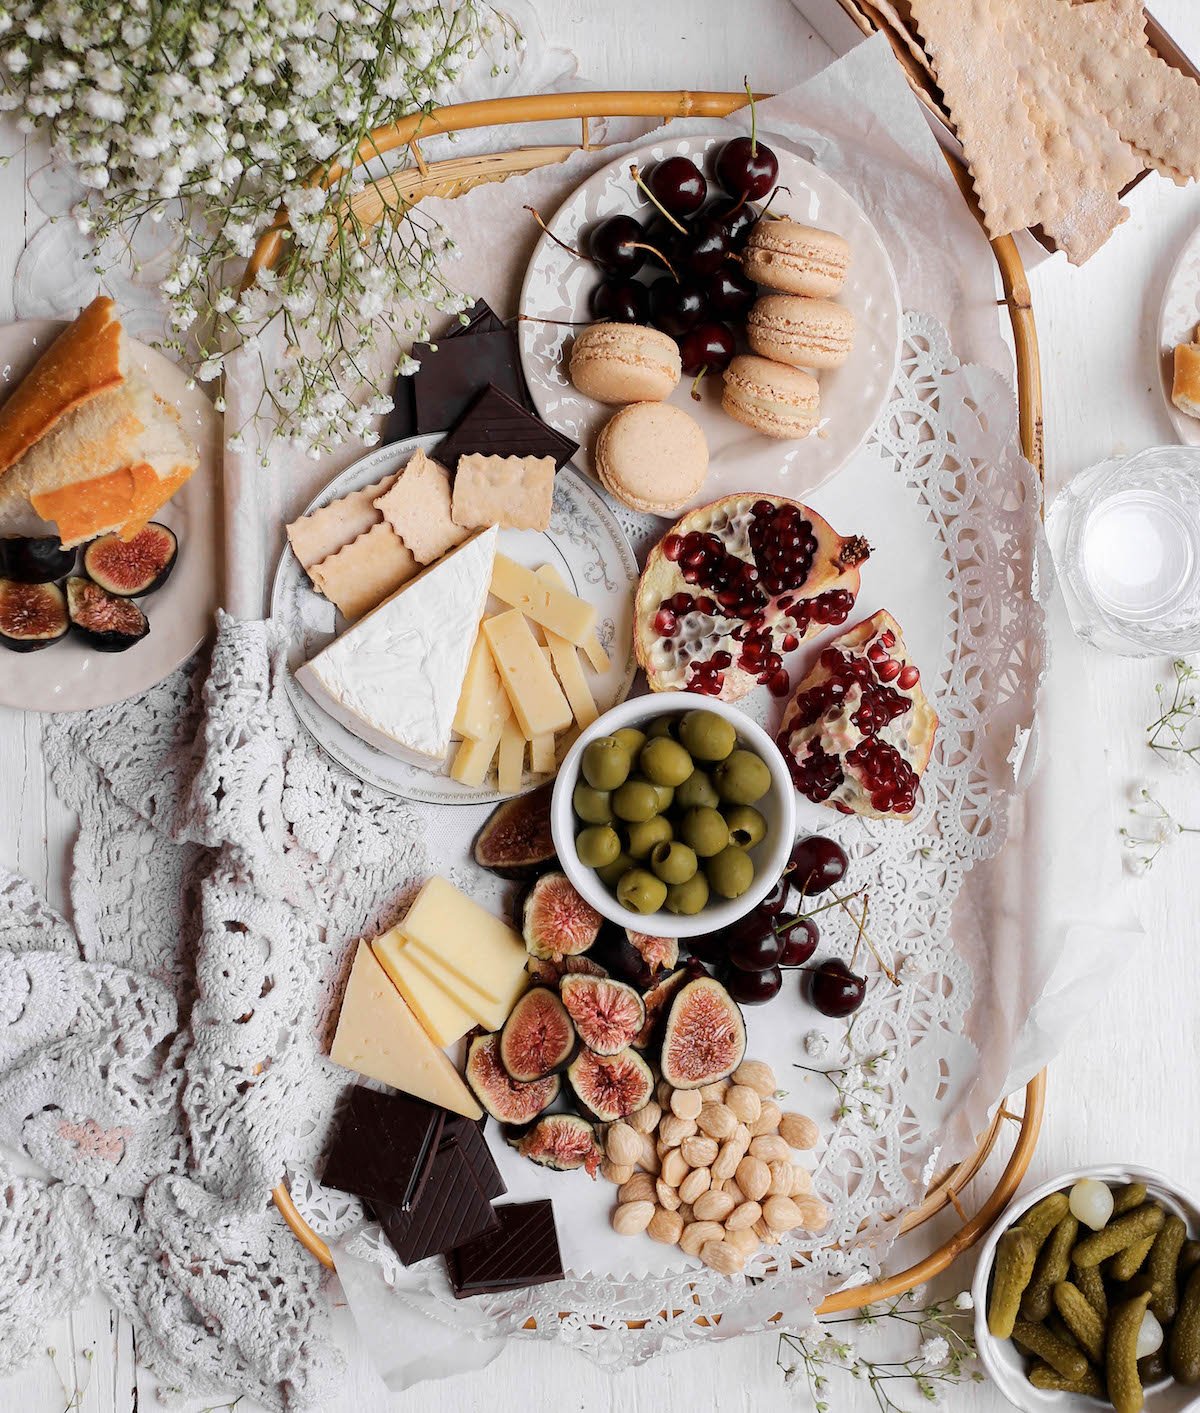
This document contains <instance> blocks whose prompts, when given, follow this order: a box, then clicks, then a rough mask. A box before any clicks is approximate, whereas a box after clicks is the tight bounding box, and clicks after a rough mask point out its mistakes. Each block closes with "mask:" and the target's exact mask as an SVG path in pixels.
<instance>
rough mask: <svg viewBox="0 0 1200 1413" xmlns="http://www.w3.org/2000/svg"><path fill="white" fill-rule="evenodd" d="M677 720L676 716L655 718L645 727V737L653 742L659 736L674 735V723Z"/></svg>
mask: <svg viewBox="0 0 1200 1413" xmlns="http://www.w3.org/2000/svg"><path fill="white" fill-rule="evenodd" d="M678 720H679V718H678V717H676V716H656V717H655V718H654V720H653V721H652V722H651V723H650V725H649V726H647V727H646V736H647V737H648V739H649V740H651V741H653V740H655V739H656V738H657V737H659V736H670V737H674V735H675V723H676V722H677V721H678Z"/></svg>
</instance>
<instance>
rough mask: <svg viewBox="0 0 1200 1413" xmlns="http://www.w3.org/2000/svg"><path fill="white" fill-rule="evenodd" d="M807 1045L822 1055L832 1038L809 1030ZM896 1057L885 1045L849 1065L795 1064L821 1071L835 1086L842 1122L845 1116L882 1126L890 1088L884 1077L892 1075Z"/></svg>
mask: <svg viewBox="0 0 1200 1413" xmlns="http://www.w3.org/2000/svg"><path fill="white" fill-rule="evenodd" d="M810 1042H811V1044H810ZM804 1048H805V1050H806V1051H807V1052H808V1053H809V1054H810V1055H813V1057H814V1058H817V1059H819V1058H821V1056H823V1055H824V1054H826V1053H827V1051H828V1048H829V1047H828V1039H827V1037H826V1036H825V1034H824V1032H822V1031H819V1030H812V1031H809V1033H808V1035H806V1036H805V1038H804ZM817 1052H819V1053H817ZM895 1059H896V1056H895V1052H894V1051H892V1050H891V1049H887V1048H885V1049H883V1050H880V1051H879V1052H878V1053H877V1054H874V1055H864V1056H861V1057H859V1058H856V1059H854V1060H853V1061H852V1063H850V1064H848V1065H842V1066H834V1067H832V1068H830V1069H816V1068H814V1067H813V1066H812V1065H801V1064H795V1065H794V1068H795V1069H798V1070H804V1071H805V1072H806V1073H807V1074H816V1075H820V1076H821V1077H822V1078H823V1079H827V1080H828V1081H829V1083H830V1084H831V1085H832V1086H833V1089H834V1092H835V1093H836V1095H837V1105H836V1107H835V1108H834V1111H833V1117H834V1119H835V1120H837V1121H838V1122H840V1121H841V1120H842V1119H848V1118H857V1119H859V1120H861V1121H862V1122H863V1123H864V1124H865V1125H866V1126H867V1127H868V1128H878V1127H879V1125H880V1123H881V1122H882V1118H883V1111H882V1108H881V1105H880V1100H881V1098H882V1096H883V1095H884V1094H885V1093H886V1092H887V1086H886V1084H885V1083H884V1081H885V1080H887V1079H888V1078H889V1076H890V1075H891V1072H892V1065H893V1064H894V1063H895Z"/></svg>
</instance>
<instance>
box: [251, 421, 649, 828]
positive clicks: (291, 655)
mask: <svg viewBox="0 0 1200 1413" xmlns="http://www.w3.org/2000/svg"><path fill="white" fill-rule="evenodd" d="M444 435H445V433H444V432H435V433H433V434H432V435H428V436H420V437H409V438H408V439H407V440H405V441H402V442H396V443H394V444H393V445H392V446H385V447H381V448H380V449H379V450H378V451H375V452H372V453H371V454H370V455H369V456H364V457H363V458H362V460H361V461H356V462H355V463H354V465H353V466H350V467H347V469H346V470H345V471H343V472H342V473H341V475H340V476H337V477H336V478H335V479H334V480H332V481H331V482H330V483H329V485H327V486H326V487H325V489H324V490H323V491H322V492H321V493H320V495H318V496H317V497H316V499H315V500H314V501H313V502H312V504H311V505H310V506H308V508H307V510H306V511H305V514H308V513H309V511H313V510H317V509H318V508H319V507H320V506H323V505H328V504H329V502H330V501H331V500H336V499H337V498H338V497H339V496H344V495H347V494H348V493H349V492H350V491H354V490H357V489H359V487H361V486H367V485H370V483H371V482H372V481H378V480H380V479H381V478H382V477H384V476H390V475H391V474H392V472H393V471H398V470H399V469H400V467H401V466H403V465H404V464H405V463H406V462H407V461H408V459H409V457H410V456H412V454H413V452H414V451H416V450H417V449H418V448H421V449H423V450H425V451H431V450H432V449H433V448H434V447H435V446H436V445H437V443H438V442H439V441H441V439H442V437H443V436H444ZM500 548H501V549H502V550H503V552H504V553H505V554H506V555H508V556H509V558H510V559H515V560H517V561H518V562H519V563H521V564H525V565H528V566H529V567H530V568H531V569H532V568H537V567H538V566H539V565H542V564H553V565H555V566H557V568H558V571H559V573H560V574H561V575H562V576H563V579H564V580H565V582H566V585H567V587H568V588H569V589H571V590H572V591H573V592H575V593H577V594H578V595H579V596H580V597H581V598H585V599H587V600H588V601H589V602H590V603H594V604H595V605H596V609H597V614H598V617H597V624H596V631H597V632H598V633H599V635H600V641H601V642H602V643H603V644H604V647H605V649H606V650H607V652H608V655H609V658H610V663H611V665H610V667H609V670H608V671H607V672H604V673H600V674H597V673H595V672H593V671H592V670H591V668H590V667H586V666H585V669H584V670H585V674H586V676H587V679H588V682H589V683H590V685H591V688H592V692H593V695H594V696H595V698H596V705H597V706H598V707H599V709H600V710H601V712H605V711H608V709H609V708H610V707H614V706H616V704H617V703H618V702H620V701H624V699H625V697H626V696H627V695H628V693H629V688H630V687H631V686H632V684H633V674H634V670H635V663H634V658H633V591H634V586H635V585H636V584H637V577H638V570H637V563H636V561H635V560H634V557H633V550H632V549H631V548H630V545H629V541H628V540H627V539H626V538H625V535H624V533H623V532H622V530H621V527H620V526H619V525H618V524H617V522H616V521H615V520H614V519H613V516H612V512H611V511H610V510H609V509H608V507H607V505H605V503H604V498H603V497H602V496H601V495H600V493H599V492H598V491H597V490H596V489H595V488H594V487H593V486H591V485H590V484H589V483H588V482H587V481H586V480H585V479H584V478H583V477H582V476H580V475H579V473H578V472H577V471H575V470H573V469H572V468H571V467H570V466H564V467H563V469H562V470H561V471H560V472H559V473H558V475H557V476H556V477H555V479H554V509H553V511H552V513H551V517H550V529H549V530H547V531H545V532H544V533H543V532H540V531H537V530H502V531H501V532H500ZM501 607H503V605H501V604H500V603H499V602H498V601H497V600H492V601H491V608H492V610H493V611H494V610H497V609H499V608H501ZM271 616H272V617H273V618H275V619H276V620H277V621H278V622H280V623H281V624H283V626H284V631H285V634H286V637H287V654H288V667H289V669H290V671H289V673H288V676H287V679H286V686H287V693H288V696H289V698H290V699H291V702H292V705H293V706H294V707H295V708H296V714H297V715H298V716H299V718H300V720H301V721H302V722H303V723H304V725H305V727H306V728H307V729H308V731H309V733H310V734H311V735H312V737H313V739H314V740H315V741H316V742H317V744H318V745H319V746H320V747H321V748H322V749H323V750H324V751H326V752H327V753H328V754H329V755H331V756H332V757H333V758H334V760H336V761H338V762H339V763H340V764H341V765H343V766H345V768H346V769H347V770H348V771H350V773H351V774H352V775H357V776H358V778H359V779H360V780H365V781H366V782H367V783H368V784H369V785H376V786H378V787H379V789H381V790H386V791H387V792H388V793H389V794H392V795H402V796H404V797H405V798H406V799H410V800H425V801H427V802H428V803H430V804H437V805H480V804H487V803H489V802H491V801H495V800H503V799H506V798H507V796H505V795H502V794H501V793H500V792H499V790H497V789H496V787H495V784H494V779H493V778H489V779H488V780H487V781H486V782H485V783H484V784H483V785H482V786H480V787H479V788H477V789H476V788H472V787H471V786H467V785H460V784H459V783H458V781H457V780H451V778H450V776H449V774H448V773H447V768H446V767H443V769H442V770H440V771H436V772H435V771H429V770H422V769H421V768H420V767H419V766H415V765H411V764H409V763H408V762H407V761H402V760H397V759H396V758H395V757H394V756H389V755H386V754H385V753H384V752H383V751H377V750H376V749H375V748H374V746H369V745H367V743H366V742H365V741H362V740H360V739H359V738H358V737H357V736H355V735H354V733H353V732H352V731H347V730H346V728H345V727H344V726H342V725H340V724H339V723H338V722H336V721H334V719H333V718H332V717H331V716H329V715H328V714H327V713H326V712H325V711H323V710H322V709H321V707H319V706H318V705H317V704H316V702H315V701H313V699H312V698H311V697H310V696H309V695H308V693H307V692H306V691H305V690H304V688H303V687H301V686H299V685H298V684H297V683H296V682H295V680H294V679H293V677H292V675H291V673H292V672H294V671H295V669H296V668H298V667H299V666H300V664H301V663H304V662H307V661H308V660H309V658H311V657H314V656H315V655H316V654H317V653H318V652H320V650H321V649H322V648H323V647H325V645H326V644H327V643H329V642H330V641H331V640H332V639H333V638H334V636H335V635H336V633H337V632H338V631H340V629H341V628H342V627H343V626H344V624H343V622H342V621H341V618H340V615H339V614H338V613H337V611H336V610H335V608H334V606H333V605H332V604H331V603H330V602H329V600H328V599H326V598H323V597H322V596H321V595H320V594H318V593H317V592H316V590H315V589H314V588H313V587H312V585H311V584H310V583H309V581H308V576H307V575H306V574H305V572H304V570H303V569H302V568H301V567H300V562H299V560H298V559H297V558H296V556H295V555H294V554H293V553H292V552H291V550H290V549H286V550H284V552H283V554H282V556H281V557H280V560H279V567H278V569H277V570H276V571H275V583H274V586H273V588H272V590H271ZM561 739H563V740H565V739H566V738H565V737H564V738H561ZM561 754H563V752H560V755H561ZM447 765H448V762H447ZM494 773H495V772H494V769H493V772H492V775H493V777H494ZM545 779H546V777H545V776H540V775H527V776H526V777H525V781H524V783H523V785H522V789H523V790H531V789H533V787H534V786H535V785H540V784H542V783H543V781H544V780H545Z"/></svg>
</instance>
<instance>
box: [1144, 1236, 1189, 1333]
mask: <svg viewBox="0 0 1200 1413" xmlns="http://www.w3.org/2000/svg"><path fill="white" fill-rule="evenodd" d="M1186 1239H1187V1224H1186V1223H1185V1222H1184V1220H1183V1218H1182V1217H1177V1216H1176V1215H1175V1213H1174V1212H1172V1213H1170V1214H1169V1215H1168V1217H1167V1220H1166V1221H1165V1222H1164V1223H1163V1224H1162V1230H1161V1231H1160V1232H1159V1234H1158V1235H1157V1236H1156V1237H1155V1238H1154V1245H1153V1246H1152V1247H1151V1248H1150V1254H1149V1256H1147V1257H1146V1274H1147V1275H1148V1276H1149V1277H1150V1279H1151V1280H1152V1281H1153V1282H1154V1285H1155V1291H1154V1295H1153V1296H1152V1297H1151V1300H1150V1308H1151V1310H1153V1311H1154V1315H1155V1318H1156V1319H1157V1320H1158V1322H1159V1324H1162V1325H1169V1324H1170V1323H1171V1321H1172V1320H1173V1319H1174V1318H1175V1309H1176V1306H1177V1305H1178V1303H1179V1292H1178V1288H1177V1277H1178V1271H1179V1253H1180V1252H1181V1251H1182V1250H1183V1243H1184V1241H1185V1240H1186Z"/></svg>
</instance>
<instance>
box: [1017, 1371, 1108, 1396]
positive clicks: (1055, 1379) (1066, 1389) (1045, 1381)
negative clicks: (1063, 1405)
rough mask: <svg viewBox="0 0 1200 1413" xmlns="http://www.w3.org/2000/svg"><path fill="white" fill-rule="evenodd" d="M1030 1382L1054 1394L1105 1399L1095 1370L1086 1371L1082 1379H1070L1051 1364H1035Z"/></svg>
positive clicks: (1030, 1374) (1030, 1373)
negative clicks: (1083, 1394) (1082, 1395)
mask: <svg viewBox="0 0 1200 1413" xmlns="http://www.w3.org/2000/svg"><path fill="white" fill-rule="evenodd" d="M1029 1382H1030V1383H1031V1384H1032V1385H1033V1386H1034V1388H1042V1389H1046V1390H1047V1391H1048V1392H1052V1393H1085V1394H1087V1395H1088V1396H1089V1397H1090V1398H1103V1397H1104V1385H1103V1384H1102V1383H1101V1382H1100V1375H1099V1374H1098V1373H1097V1372H1096V1371H1095V1369H1088V1370H1086V1371H1085V1372H1084V1374H1083V1377H1082V1378H1078V1379H1068V1378H1065V1377H1064V1376H1063V1375H1062V1374H1060V1373H1059V1372H1058V1370H1057V1369H1055V1368H1053V1367H1051V1365H1049V1364H1035V1365H1034V1366H1033V1368H1032V1369H1030V1371H1029Z"/></svg>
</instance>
